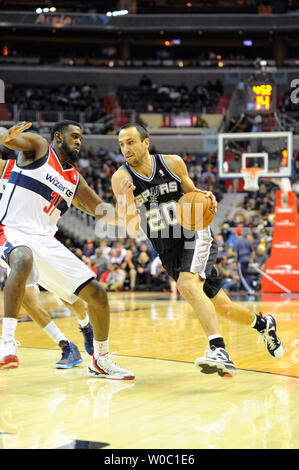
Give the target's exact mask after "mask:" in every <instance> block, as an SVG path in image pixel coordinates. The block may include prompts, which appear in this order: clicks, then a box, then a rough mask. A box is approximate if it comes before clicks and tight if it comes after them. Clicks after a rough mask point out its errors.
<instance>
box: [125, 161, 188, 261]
mask: <svg viewBox="0 0 299 470" xmlns="http://www.w3.org/2000/svg"><path fill="white" fill-rule="evenodd" d="M151 158H152V174H151V175H150V176H149V177H146V176H144V175H141V174H140V173H137V172H136V171H135V170H134V169H133V168H132V167H131V166H130V165H129V164H128V163H127V162H126V163H125V164H124V165H122V168H124V169H125V170H126V171H127V172H128V173H129V175H130V176H131V179H132V182H133V184H134V185H135V186H136V189H135V190H134V196H135V200H136V205H137V207H138V209H139V210H140V218H141V228H142V230H143V231H144V233H145V235H146V236H147V237H148V238H149V240H150V241H151V243H152V245H153V247H154V248H155V250H156V251H157V252H158V253H163V252H164V251H169V250H172V249H175V247H176V246H177V245H179V244H181V242H182V238H186V232H188V234H187V238H188V239H191V240H192V238H194V233H192V232H189V231H186V230H185V229H183V228H182V227H181V225H180V224H179V222H178V220H177V218H176V215H175V211H176V205H177V201H178V200H179V198H180V197H181V196H182V195H183V192H182V189H181V179H180V178H179V177H178V176H177V175H175V174H174V173H172V171H171V170H170V168H169V167H168V166H167V163H166V162H165V159H164V157H163V155H151ZM189 235H190V236H189Z"/></svg>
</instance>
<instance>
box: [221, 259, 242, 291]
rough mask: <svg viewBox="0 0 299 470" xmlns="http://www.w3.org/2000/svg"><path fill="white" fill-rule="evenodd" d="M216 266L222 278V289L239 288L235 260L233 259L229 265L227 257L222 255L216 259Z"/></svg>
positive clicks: (234, 289)
mask: <svg viewBox="0 0 299 470" xmlns="http://www.w3.org/2000/svg"><path fill="white" fill-rule="evenodd" d="M217 268H218V270H219V272H220V273H221V275H222V278H223V285H222V289H227V290H229V291H230V290H232V291H238V290H240V276H239V274H238V268H237V263H236V261H233V262H232V263H231V264H230V265H228V263H227V257H226V256H222V257H221V258H219V259H218V260H217Z"/></svg>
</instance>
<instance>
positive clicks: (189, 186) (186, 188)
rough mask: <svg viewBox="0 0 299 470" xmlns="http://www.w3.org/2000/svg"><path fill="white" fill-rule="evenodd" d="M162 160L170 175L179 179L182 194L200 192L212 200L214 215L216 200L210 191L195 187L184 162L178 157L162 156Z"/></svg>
mask: <svg viewBox="0 0 299 470" xmlns="http://www.w3.org/2000/svg"><path fill="white" fill-rule="evenodd" d="M164 159H165V161H166V163H167V165H168V167H169V168H170V170H171V171H172V173H174V174H175V175H177V176H178V177H179V178H180V179H181V188H182V191H183V193H189V192H191V191H200V192H201V193H204V194H205V195H206V197H209V198H210V199H211V200H212V203H213V206H214V210H215V214H216V212H217V200H216V198H215V196H214V194H213V193H212V192H211V191H203V190H201V189H198V188H196V187H195V184H194V183H193V181H192V179H191V178H190V176H189V174H188V169H187V167H186V164H185V162H184V160H183V159H182V158H181V157H180V156H179V155H164Z"/></svg>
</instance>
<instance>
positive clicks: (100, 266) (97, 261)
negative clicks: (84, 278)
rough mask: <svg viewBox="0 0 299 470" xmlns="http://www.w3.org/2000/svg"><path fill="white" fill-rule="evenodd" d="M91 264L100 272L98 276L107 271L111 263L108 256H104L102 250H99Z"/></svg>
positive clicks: (92, 257)
mask: <svg viewBox="0 0 299 470" xmlns="http://www.w3.org/2000/svg"><path fill="white" fill-rule="evenodd" d="M90 260H91V262H92V263H93V264H94V266H96V268H97V270H98V276H101V274H102V273H103V272H104V271H105V270H106V269H107V264H108V262H109V257H108V255H106V254H104V253H103V251H102V249H101V248H98V249H97V250H96V252H95V254H94V255H92V256H91V257H90Z"/></svg>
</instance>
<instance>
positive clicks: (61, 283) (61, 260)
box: [0, 225, 96, 304]
mask: <svg viewBox="0 0 299 470" xmlns="http://www.w3.org/2000/svg"><path fill="white" fill-rule="evenodd" d="M19 246H26V247H28V248H30V250H31V251H32V254H33V267H32V270H31V273H30V275H29V276H28V278H27V282H26V285H27V286H30V285H34V284H39V285H41V286H42V287H43V288H44V289H46V290H48V291H50V292H52V293H53V294H55V295H56V296H57V297H59V298H61V299H63V300H65V301H66V302H69V303H70V304H73V303H74V302H76V300H77V299H78V296H77V295H78V294H79V292H80V290H81V289H82V288H83V287H84V286H85V285H86V284H87V283H88V282H89V281H90V280H91V279H94V278H95V277H96V276H95V273H94V272H93V271H92V270H91V269H89V268H88V266H86V264H84V263H83V261H81V260H80V259H79V258H77V256H75V255H74V254H73V253H72V252H71V251H70V250H68V249H67V248H66V247H65V246H64V245H63V244H62V243H60V242H59V241H58V240H56V238H54V237H49V236H47V235H30V234H28V233H23V232H19V231H18V230H15V229H12V228H8V227H5V226H4V225H0V250H1V251H0V256H1V261H2V262H1V264H3V265H4V266H6V267H7V268H9V265H8V255H9V253H10V252H11V251H12V250H13V249H14V248H16V247H19Z"/></svg>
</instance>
